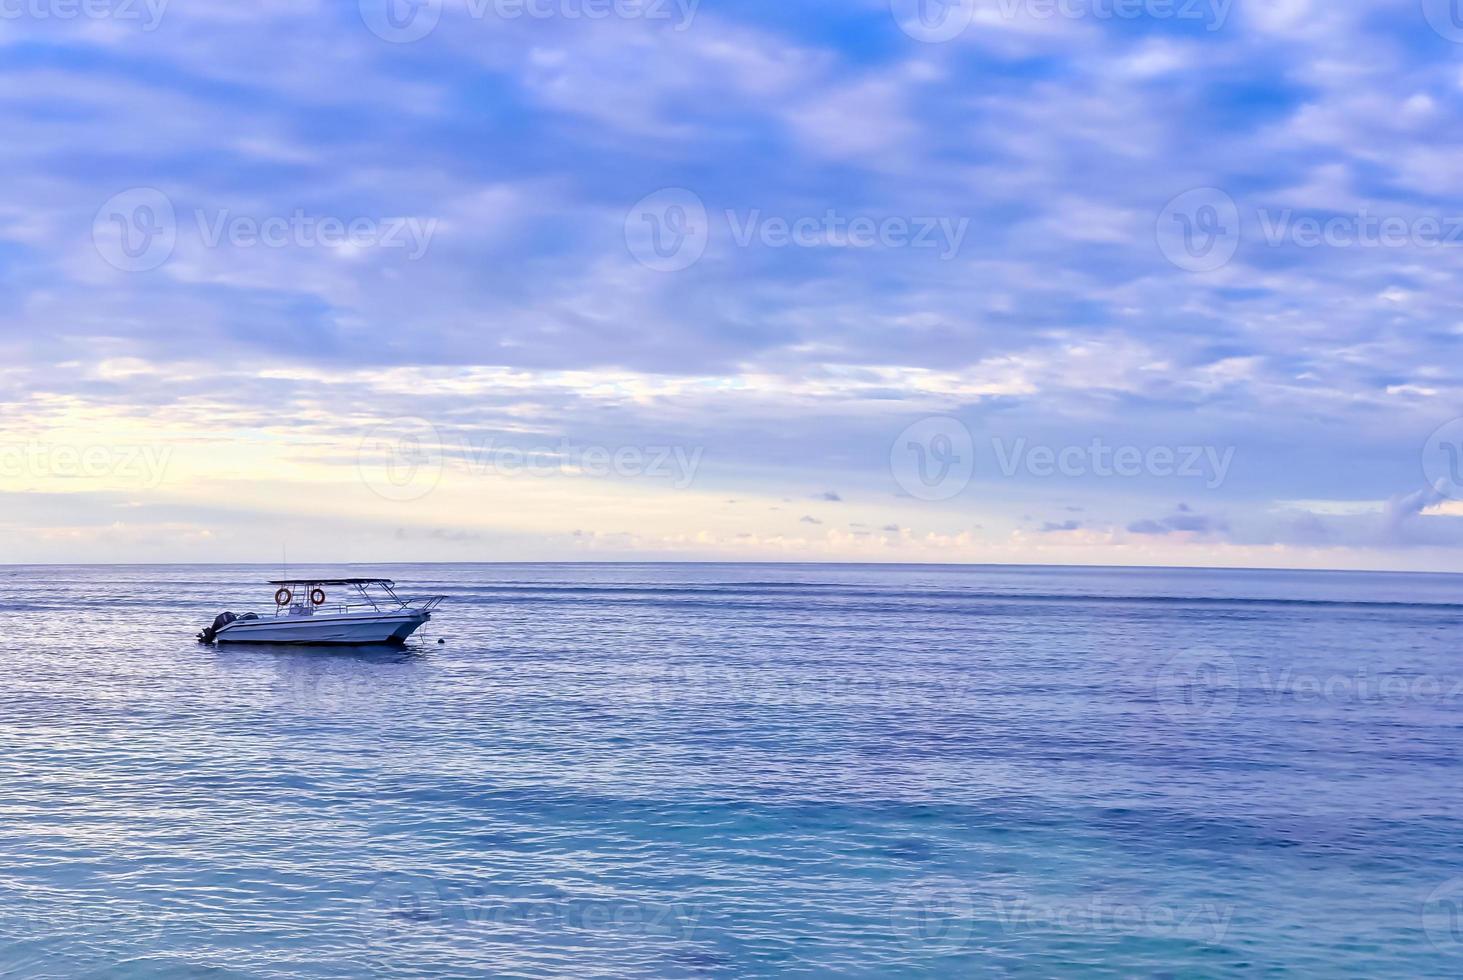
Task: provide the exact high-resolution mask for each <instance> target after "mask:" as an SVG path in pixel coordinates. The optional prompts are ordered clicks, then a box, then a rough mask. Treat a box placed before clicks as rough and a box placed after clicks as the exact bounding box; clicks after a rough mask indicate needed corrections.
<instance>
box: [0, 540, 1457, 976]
mask: <svg viewBox="0 0 1463 980" xmlns="http://www.w3.org/2000/svg"><path fill="white" fill-rule="evenodd" d="M279 571H280V570H279V569H278V568H268V567H258V566H156V567H79V566H68V567H18V566H10V567H3V568H0V608H3V613H4V625H5V640H4V643H3V645H0V698H3V701H0V704H3V710H0V817H3V819H0V975H4V976H7V977H8V976H18V977H108V978H112V977H164V978H168V977H179V978H181V977H190V978H191V977H199V976H205V975H206V976H211V977H220V978H229V977H356V976H399V977H421V976H435V975H442V976H516V977H774V976H804V977H828V976H849V977H884V976H889V977H902V976H903V977H918V976H930V977H951V976H981V977H985V976H1011V977H1061V976H1113V977H1136V976H1175V977H1177V976H1183V977H1254V976H1285V975H1294V976H1306V977H1323V976H1346V977H1351V976H1358V975H1368V976H1437V977H1456V976H1460V975H1463V918H1460V913H1459V910H1460V909H1463V663H1460V660H1463V656H1460V655H1463V577H1459V576H1444V575H1420V574H1419V575H1401V574H1360V573H1314V572H1253V571H1184V570H1116V569H1073V568H1016V567H973V568H972V567H928V566H922V567H886V566H826V565H825V566H811V565H714V564H702V565H672V564H664V565H654V564H651V565H639V564H636V565H588V564H587V565H504V564H494V565H393V566H373V567H369V568H368V567H361V566H349V567H347V566H329V567H320V566H315V567H302V566H293V567H291V568H290V572H291V574H292V575H297V576H298V575H306V574H322V575H323V574H327V573H328V574H333V575H345V574H355V575H365V574H373V573H378V572H379V573H381V574H384V575H388V576H390V577H391V578H394V579H395V580H396V581H397V582H398V583H399V591H400V592H402V594H404V595H405V594H416V593H437V592H441V593H446V594H448V595H449V596H450V597H451V598H450V599H449V600H448V602H447V603H446V604H445V605H444V606H443V607H442V608H441V610H440V611H439V612H438V614H437V616H436V618H435V619H434V621H433V622H432V623H431V624H429V626H428V628H427V629H426V630H425V631H424V632H423V633H422V634H419V636H418V637H416V638H414V639H413V641H412V643H411V645H410V646H409V647H408V648H407V649H405V650H374V651H373V650H342V651H330V650H307V649H296V648H248V647H224V648H215V647H210V646H203V645H200V644H199V643H197V642H196V641H195V640H194V634H195V633H196V632H197V630H198V629H199V628H200V627H202V626H204V625H206V624H207V623H209V622H210V621H211V620H212V619H213V617H214V615H215V614H216V613H218V612H220V611H222V610H224V609H230V610H232V611H234V612H246V611H249V610H251V609H253V610H265V609H269V608H271V602H270V599H269V596H270V594H271V593H272V591H273V590H272V588H270V587H268V586H266V585H263V584H262V583H263V582H264V580H266V579H269V578H275V577H278V573H279ZM439 640H441V641H445V642H441V643H439V642H438V641H439Z"/></svg>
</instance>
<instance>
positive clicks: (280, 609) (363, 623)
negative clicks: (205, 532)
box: [198, 578, 447, 645]
mask: <svg viewBox="0 0 1463 980" xmlns="http://www.w3.org/2000/svg"><path fill="white" fill-rule="evenodd" d="M269 584H270V585H273V586H276V587H277V591H276V592H275V593H274V615H272V616H259V615H256V614H255V613H246V614H244V615H243V616H235V615H234V614H233V613H231V612H226V613H220V614H219V616H218V618H216V619H215V620H214V621H213V625H212V626H209V627H205V628H204V630H203V631H202V632H201V633H199V634H198V639H199V641H200V642H202V643H308V644H334V643H340V644H350V645H364V644H379V643H391V644H398V645H399V644H401V643H404V642H406V638H407V637H408V636H411V635H412V634H413V633H415V632H416V631H417V630H419V629H421V627H422V625H423V624H424V623H426V622H427V621H428V620H429V619H431V618H432V610H433V609H435V608H437V606H438V605H440V604H441V603H442V601H443V600H444V599H446V598H447V597H446V596H441V595H437V596H426V597H423V598H416V599H403V598H401V597H400V596H398V595H397V594H396V592H395V591H394V588H393V587H394V586H395V585H396V583H395V582H393V581H391V580H390V579H385V578H337V579H277V580H275V581H272V582H270V583H269ZM327 589H330V590H335V589H340V590H343V591H342V593H341V596H342V599H341V600H338V601H337V602H335V603H331V601H330V597H331V593H330V592H327V591H326V590H327Z"/></svg>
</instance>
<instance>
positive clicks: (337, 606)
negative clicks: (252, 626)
mask: <svg viewBox="0 0 1463 980" xmlns="http://www.w3.org/2000/svg"><path fill="white" fill-rule="evenodd" d="M446 599H447V597H446V596H445V595H433V596H422V597H420V598H412V599H397V600H395V601H392V600H389V599H382V600H381V601H379V602H327V603H325V604H324V605H321V606H316V607H314V609H313V610H312V611H311V612H310V613H309V614H308V615H312V616H320V615H327V614H329V615H346V614H349V613H359V612H383V613H386V612H405V611H408V610H409V611H412V612H431V611H432V610H433V609H436V608H437V607H438V606H440V605H441V604H442V603H443V602H444V601H446ZM279 615H289V610H287V609H282V610H280V611H279Z"/></svg>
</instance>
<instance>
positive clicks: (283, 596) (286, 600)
mask: <svg viewBox="0 0 1463 980" xmlns="http://www.w3.org/2000/svg"><path fill="white" fill-rule="evenodd" d="M294 597H295V594H294V593H293V592H291V591H290V590H289V589H280V590H279V591H278V592H276V593H275V594H274V604H275V605H276V606H288V605H289V604H290V601H291V600H292V599H294Z"/></svg>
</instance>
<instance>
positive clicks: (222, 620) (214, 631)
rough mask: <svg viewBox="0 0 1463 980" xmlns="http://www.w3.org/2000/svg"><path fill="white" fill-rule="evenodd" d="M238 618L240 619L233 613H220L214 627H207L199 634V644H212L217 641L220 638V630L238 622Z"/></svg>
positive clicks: (214, 621)
mask: <svg viewBox="0 0 1463 980" xmlns="http://www.w3.org/2000/svg"><path fill="white" fill-rule="evenodd" d="M238 618H239V617H238V616H235V615H234V614H233V613H231V612H221V613H219V614H218V616H216V617H215V618H214V620H213V625H212V626H205V627H204V628H203V630H202V631H201V632H200V633H199V634H198V642H199V643H212V642H213V641H214V640H216V639H217V638H218V631H219V630H221V629H223V628H224V627H225V626H227V625H229V624H230V623H232V622H233V621H234V620H236V619H238Z"/></svg>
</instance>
